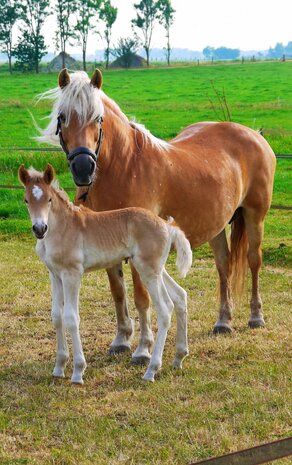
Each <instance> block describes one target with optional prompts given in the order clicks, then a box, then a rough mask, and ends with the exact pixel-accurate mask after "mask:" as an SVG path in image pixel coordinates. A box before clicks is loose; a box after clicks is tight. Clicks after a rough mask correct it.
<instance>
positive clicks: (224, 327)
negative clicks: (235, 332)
mask: <svg viewBox="0 0 292 465" xmlns="http://www.w3.org/2000/svg"><path fill="white" fill-rule="evenodd" d="M231 333H232V329H231V326H229V325H228V324H226V323H225V324H224V323H223V324H218V325H215V326H214V329H213V334H231Z"/></svg>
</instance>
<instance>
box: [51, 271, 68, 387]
mask: <svg viewBox="0 0 292 465" xmlns="http://www.w3.org/2000/svg"><path fill="white" fill-rule="evenodd" d="M50 280H51V287H52V321H53V325H54V327H55V329H56V335H57V357H56V364H55V368H54V370H53V376H56V377H58V378H64V376H65V375H64V369H65V366H66V363H67V360H68V357H69V352H68V346H67V341H66V335H65V329H64V323H63V315H62V313H63V305H64V297H63V286H62V281H61V279H60V278H59V277H58V276H57V275H55V274H53V273H51V272H50Z"/></svg>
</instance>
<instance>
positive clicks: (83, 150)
mask: <svg viewBox="0 0 292 465" xmlns="http://www.w3.org/2000/svg"><path fill="white" fill-rule="evenodd" d="M96 122H97V123H98V124H99V137H98V141H97V146H96V150H95V152H94V151H93V150H91V149H89V148H87V147H77V148H76V149H74V150H71V152H69V150H68V149H67V146H66V144H65V141H64V138H63V134H62V121H61V115H58V118H57V129H56V136H58V135H59V139H60V145H61V147H62V149H63V151H64V152H65V153H66V155H67V159H68V161H69V162H71V161H72V160H73V159H74V158H75V157H76V156H77V155H80V154H85V155H89V156H91V157H92V158H93V160H94V161H95V162H96V161H97V159H98V157H99V153H100V150H101V144H102V140H103V128H102V123H103V117H102V116H98V118H96Z"/></svg>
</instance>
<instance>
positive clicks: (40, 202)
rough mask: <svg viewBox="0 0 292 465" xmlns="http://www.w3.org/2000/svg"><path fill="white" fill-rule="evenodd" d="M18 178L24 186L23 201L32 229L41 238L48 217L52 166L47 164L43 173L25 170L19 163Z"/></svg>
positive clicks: (44, 233) (52, 177)
mask: <svg viewBox="0 0 292 465" xmlns="http://www.w3.org/2000/svg"><path fill="white" fill-rule="evenodd" d="M18 177H19V180H20V181H21V182H22V184H23V185H24V187H25V196H24V201H25V203H26V204H27V207H28V211H29V214H30V218H31V221H32V230H33V232H34V235H35V236H36V238H37V239H43V238H44V237H45V235H46V233H47V231H48V218H49V212H50V208H51V201H52V195H53V188H52V187H51V183H52V181H53V179H54V177H55V172H54V168H53V167H52V166H51V165H49V164H48V166H47V168H46V170H45V171H44V172H43V173H39V172H38V171H35V170H34V169H30V170H26V169H25V167H24V165H21V166H20V168H19V170H18Z"/></svg>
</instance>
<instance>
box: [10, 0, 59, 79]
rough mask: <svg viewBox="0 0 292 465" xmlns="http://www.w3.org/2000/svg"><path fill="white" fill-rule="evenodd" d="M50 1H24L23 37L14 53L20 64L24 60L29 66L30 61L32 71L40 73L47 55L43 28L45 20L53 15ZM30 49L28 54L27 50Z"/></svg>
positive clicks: (22, 8)
mask: <svg viewBox="0 0 292 465" xmlns="http://www.w3.org/2000/svg"><path fill="white" fill-rule="evenodd" d="M49 6H50V0H22V3H20V7H21V14H20V17H21V20H22V22H23V25H22V26H21V27H20V31H21V33H22V36H21V37H20V38H19V41H18V44H17V46H16V48H15V49H14V51H13V55H15V56H16V58H17V60H18V63H21V60H22V59H23V60H24V62H23V63H26V65H27V66H28V60H31V65H33V66H31V67H30V68H31V69H33V68H34V69H35V71H36V73H38V72H39V64H40V61H41V59H42V57H43V56H44V55H45V54H46V46H45V39H44V36H43V35H42V33H41V28H42V26H43V24H44V22H45V19H46V18H47V17H48V15H49V14H51V12H50V10H49ZM26 47H28V50H27V52H26V51H25V48H26Z"/></svg>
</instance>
